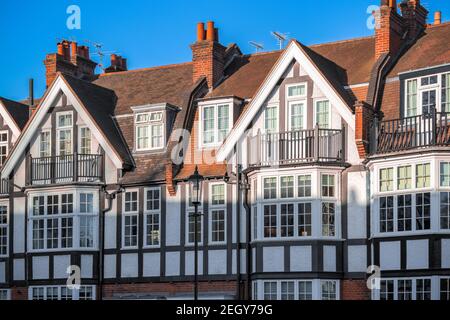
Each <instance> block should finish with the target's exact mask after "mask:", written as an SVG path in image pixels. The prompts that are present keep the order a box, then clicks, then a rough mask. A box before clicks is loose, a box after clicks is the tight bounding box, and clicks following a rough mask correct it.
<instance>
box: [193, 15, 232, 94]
mask: <svg viewBox="0 0 450 320" xmlns="http://www.w3.org/2000/svg"><path fill="white" fill-rule="evenodd" d="M191 49H192V61H193V68H194V70H193V82H194V83H195V82H196V81H197V80H199V79H200V78H202V77H206V79H207V82H208V87H209V88H210V89H213V88H214V87H215V86H216V85H217V84H218V82H219V81H220V80H221V79H222V78H223V73H224V66H225V49H226V48H225V47H224V46H222V45H221V44H220V43H219V31H218V29H217V28H215V27H214V22H213V21H209V22H208V23H207V29H206V30H205V24H204V23H202V22H200V23H199V24H198V25H197V41H196V42H195V43H194V44H192V45H191Z"/></svg>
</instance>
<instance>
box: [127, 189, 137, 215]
mask: <svg viewBox="0 0 450 320" xmlns="http://www.w3.org/2000/svg"><path fill="white" fill-rule="evenodd" d="M137 211H138V193H137V191H131V192H126V193H125V212H137Z"/></svg>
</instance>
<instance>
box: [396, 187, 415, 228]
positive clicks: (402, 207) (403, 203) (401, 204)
mask: <svg viewBox="0 0 450 320" xmlns="http://www.w3.org/2000/svg"><path fill="white" fill-rule="evenodd" d="M397 214H398V219H397V230H398V231H400V232H401V231H411V230H412V196H411V195H410V194H408V195H400V196H397Z"/></svg>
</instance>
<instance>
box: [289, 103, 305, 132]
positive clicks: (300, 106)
mask: <svg viewBox="0 0 450 320" xmlns="http://www.w3.org/2000/svg"><path fill="white" fill-rule="evenodd" d="M289 112H290V120H289V123H290V130H291V131H296V130H303V129H305V120H306V117H305V103H304V102H291V103H289Z"/></svg>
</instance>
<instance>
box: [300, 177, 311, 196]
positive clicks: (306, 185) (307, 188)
mask: <svg viewBox="0 0 450 320" xmlns="http://www.w3.org/2000/svg"><path fill="white" fill-rule="evenodd" d="M298 197H299V198H308V197H311V176H310V175H303V176H298Z"/></svg>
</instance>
